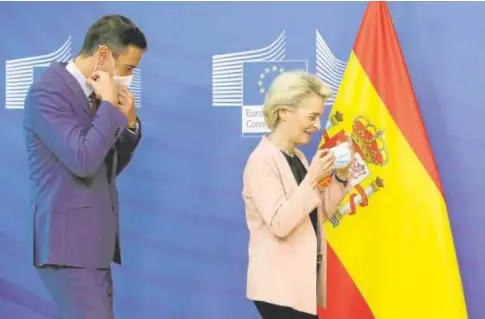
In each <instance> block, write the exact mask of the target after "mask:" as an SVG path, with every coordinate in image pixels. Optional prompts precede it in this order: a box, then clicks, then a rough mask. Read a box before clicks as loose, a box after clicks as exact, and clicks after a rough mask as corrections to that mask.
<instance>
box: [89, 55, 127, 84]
mask: <svg viewBox="0 0 485 319" xmlns="http://www.w3.org/2000/svg"><path fill="white" fill-rule="evenodd" d="M110 54H111V65H112V66H113V74H114V75H113V80H114V81H115V83H116V85H117V86H124V87H127V88H128V87H130V85H131V82H132V81H133V75H125V76H121V75H116V68H115V59H114V57H113V53H111V51H110ZM97 68H98V57H97V56H96V66H95V67H94V71H93V73H94V72H96V69H97Z"/></svg>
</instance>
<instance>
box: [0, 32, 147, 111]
mask: <svg viewBox="0 0 485 319" xmlns="http://www.w3.org/2000/svg"><path fill="white" fill-rule="evenodd" d="M71 58H72V50H71V37H69V38H68V39H67V40H66V42H64V44H62V45H61V46H60V47H59V48H58V49H57V50H55V51H53V52H51V53H47V54H43V55H37V56H31V57H24V58H19V59H13V60H7V61H5V108H6V109H10V110H15V109H23V108H24V104H25V98H26V97H27V92H28V90H29V88H30V86H31V85H32V83H33V82H34V81H35V80H36V79H37V78H38V77H39V75H40V74H41V73H42V72H43V71H44V70H45V69H47V68H48V67H49V66H50V64H51V63H53V62H68V61H69V60H70V59H71ZM130 90H131V92H132V93H133V96H134V97H135V105H136V107H141V70H139V69H135V70H133V81H132V83H131V85H130Z"/></svg>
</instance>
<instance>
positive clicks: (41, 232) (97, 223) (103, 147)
mask: <svg viewBox="0 0 485 319" xmlns="http://www.w3.org/2000/svg"><path fill="white" fill-rule="evenodd" d="M146 47H147V43H146V39H145V36H144V34H143V33H142V32H141V31H140V29H138V27H137V26H136V25H135V24H133V22H131V21H130V20H128V19H127V18H125V17H122V16H106V17H103V18H101V19H100V20H99V21H97V22H96V23H95V24H93V25H92V26H91V28H90V29H89V31H88V33H87V35H86V37H85V39H84V44H83V47H82V49H81V52H80V54H79V55H78V56H77V57H76V58H75V59H74V60H72V61H70V62H69V63H53V64H52V65H51V66H50V67H49V68H48V69H47V70H46V71H44V72H43V73H42V75H41V76H40V78H39V79H38V80H37V81H36V82H35V83H34V84H33V85H32V87H31V88H30V90H29V93H28V95H27V98H26V101H25V113H24V114H25V117H24V131H25V140H26V146H27V153H28V164H29V171H30V181H31V193H32V210H33V215H34V223H33V237H34V242H33V246H34V265H35V267H36V269H37V273H38V274H39V276H40V278H41V280H42V281H43V283H44V285H45V287H46V288H47V290H48V291H49V293H50V294H51V296H52V298H53V299H54V301H55V302H56V304H57V305H58V307H59V310H60V313H61V315H62V318H68V319H112V318H114V315H113V296H112V294H113V289H112V279H111V272H110V265H111V262H116V263H118V264H121V254H120V234H119V214H118V193H117V189H116V181H115V179H116V176H117V175H119V174H120V173H121V171H122V170H123V169H124V168H125V167H126V165H127V164H128V163H129V162H130V160H131V158H132V155H133V152H134V151H135V149H136V147H137V145H138V142H139V140H140V138H141V123H140V121H139V119H138V117H137V116H136V113H135V106H134V99H133V95H132V94H131V93H130V91H129V89H128V87H129V84H130V82H131V77H132V71H133V69H134V68H135V67H136V66H137V65H138V63H139V61H140V59H141V57H142V55H143V53H144V52H145V50H146Z"/></svg>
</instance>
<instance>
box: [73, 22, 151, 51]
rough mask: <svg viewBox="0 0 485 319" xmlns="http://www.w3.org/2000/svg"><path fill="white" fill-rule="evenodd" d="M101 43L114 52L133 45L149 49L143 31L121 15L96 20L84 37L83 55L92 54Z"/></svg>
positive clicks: (144, 49) (143, 49)
mask: <svg viewBox="0 0 485 319" xmlns="http://www.w3.org/2000/svg"><path fill="white" fill-rule="evenodd" d="M100 45H105V46H107V47H108V48H110V49H111V51H112V52H113V53H114V54H119V53H120V52H121V51H123V50H124V49H126V48H127V47H128V46H130V45H132V46H135V47H137V48H140V49H141V50H142V51H146V49H147V41H146V39H145V35H144V34H143V32H142V31H141V30H140V29H139V28H138V27H137V26H136V25H135V24H134V23H133V22H132V21H131V20H130V19H128V18H126V17H123V16H121V15H110V16H105V17H102V18H101V19H99V20H98V21H97V22H95V23H94V24H93V25H92V26H91V28H89V30H88V33H87V34H86V36H85V37H84V43H83V46H82V48H81V52H80V54H81V55H84V56H90V55H92V54H93V53H94V52H96V50H98V48H99V46H100Z"/></svg>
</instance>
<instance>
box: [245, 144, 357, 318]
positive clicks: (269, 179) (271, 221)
mask: <svg viewBox="0 0 485 319" xmlns="http://www.w3.org/2000/svg"><path fill="white" fill-rule="evenodd" d="M295 154H296V155H297V156H298V158H299V159H300V160H301V161H302V163H303V165H305V167H307V169H308V162H307V160H306V158H305V156H304V155H303V153H302V152H300V151H299V150H295ZM351 189H352V186H351V183H348V186H347V187H344V186H343V185H342V184H341V183H339V182H338V181H336V180H332V181H331V183H330V185H329V186H328V187H327V188H326V189H325V190H324V191H323V192H322V193H319V192H318V191H317V190H315V189H314V188H313V187H312V186H311V185H310V183H309V182H308V180H306V179H304V180H303V181H302V182H301V184H300V185H299V186H298V184H297V183H296V180H295V178H294V176H293V173H292V171H291V168H290V166H289V165H288V162H287V161H286V158H285V157H284V155H283V154H282V153H281V151H280V150H279V149H278V148H277V147H276V146H274V145H273V144H272V143H271V142H270V141H269V140H268V139H267V137H263V138H262V140H261V142H260V143H259V145H258V146H257V147H256V149H255V150H254V151H253V152H252V153H251V155H250V156H249V159H248V161H247V163H246V168H245V170H244V177H243V199H244V202H245V206H246V220H247V225H248V228H249V233H250V238H249V249H248V251H249V265H248V273H247V276H248V278H247V298H248V299H250V300H259V301H265V302H269V303H273V304H277V305H281V306H287V307H291V308H293V309H296V310H299V311H303V312H306V313H310V314H316V313H317V303H318V304H319V305H320V306H322V307H325V298H326V297H325V293H326V289H325V287H326V249H325V248H326V243H325V236H324V235H323V231H324V228H323V225H322V223H323V222H325V221H327V220H328V219H329V218H331V217H332V215H333V214H334V212H335V211H336V209H337V207H338V205H339V204H340V203H341V201H342V200H343V199H344V197H345V195H346V194H347V193H348V192H349V191H350V190H351ZM315 207H318V221H319V222H318V225H319V232H320V234H321V241H320V243H318V241H317V237H316V236H315V231H314V230H313V226H312V223H311V220H310V216H309V214H310V213H311V212H312V211H313V209H315ZM317 245H318V248H319V251H320V252H321V253H322V254H323V262H322V264H321V265H320V272H319V273H320V275H319V276H318V277H319V278H317V273H316V267H317ZM320 247H321V249H320Z"/></svg>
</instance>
